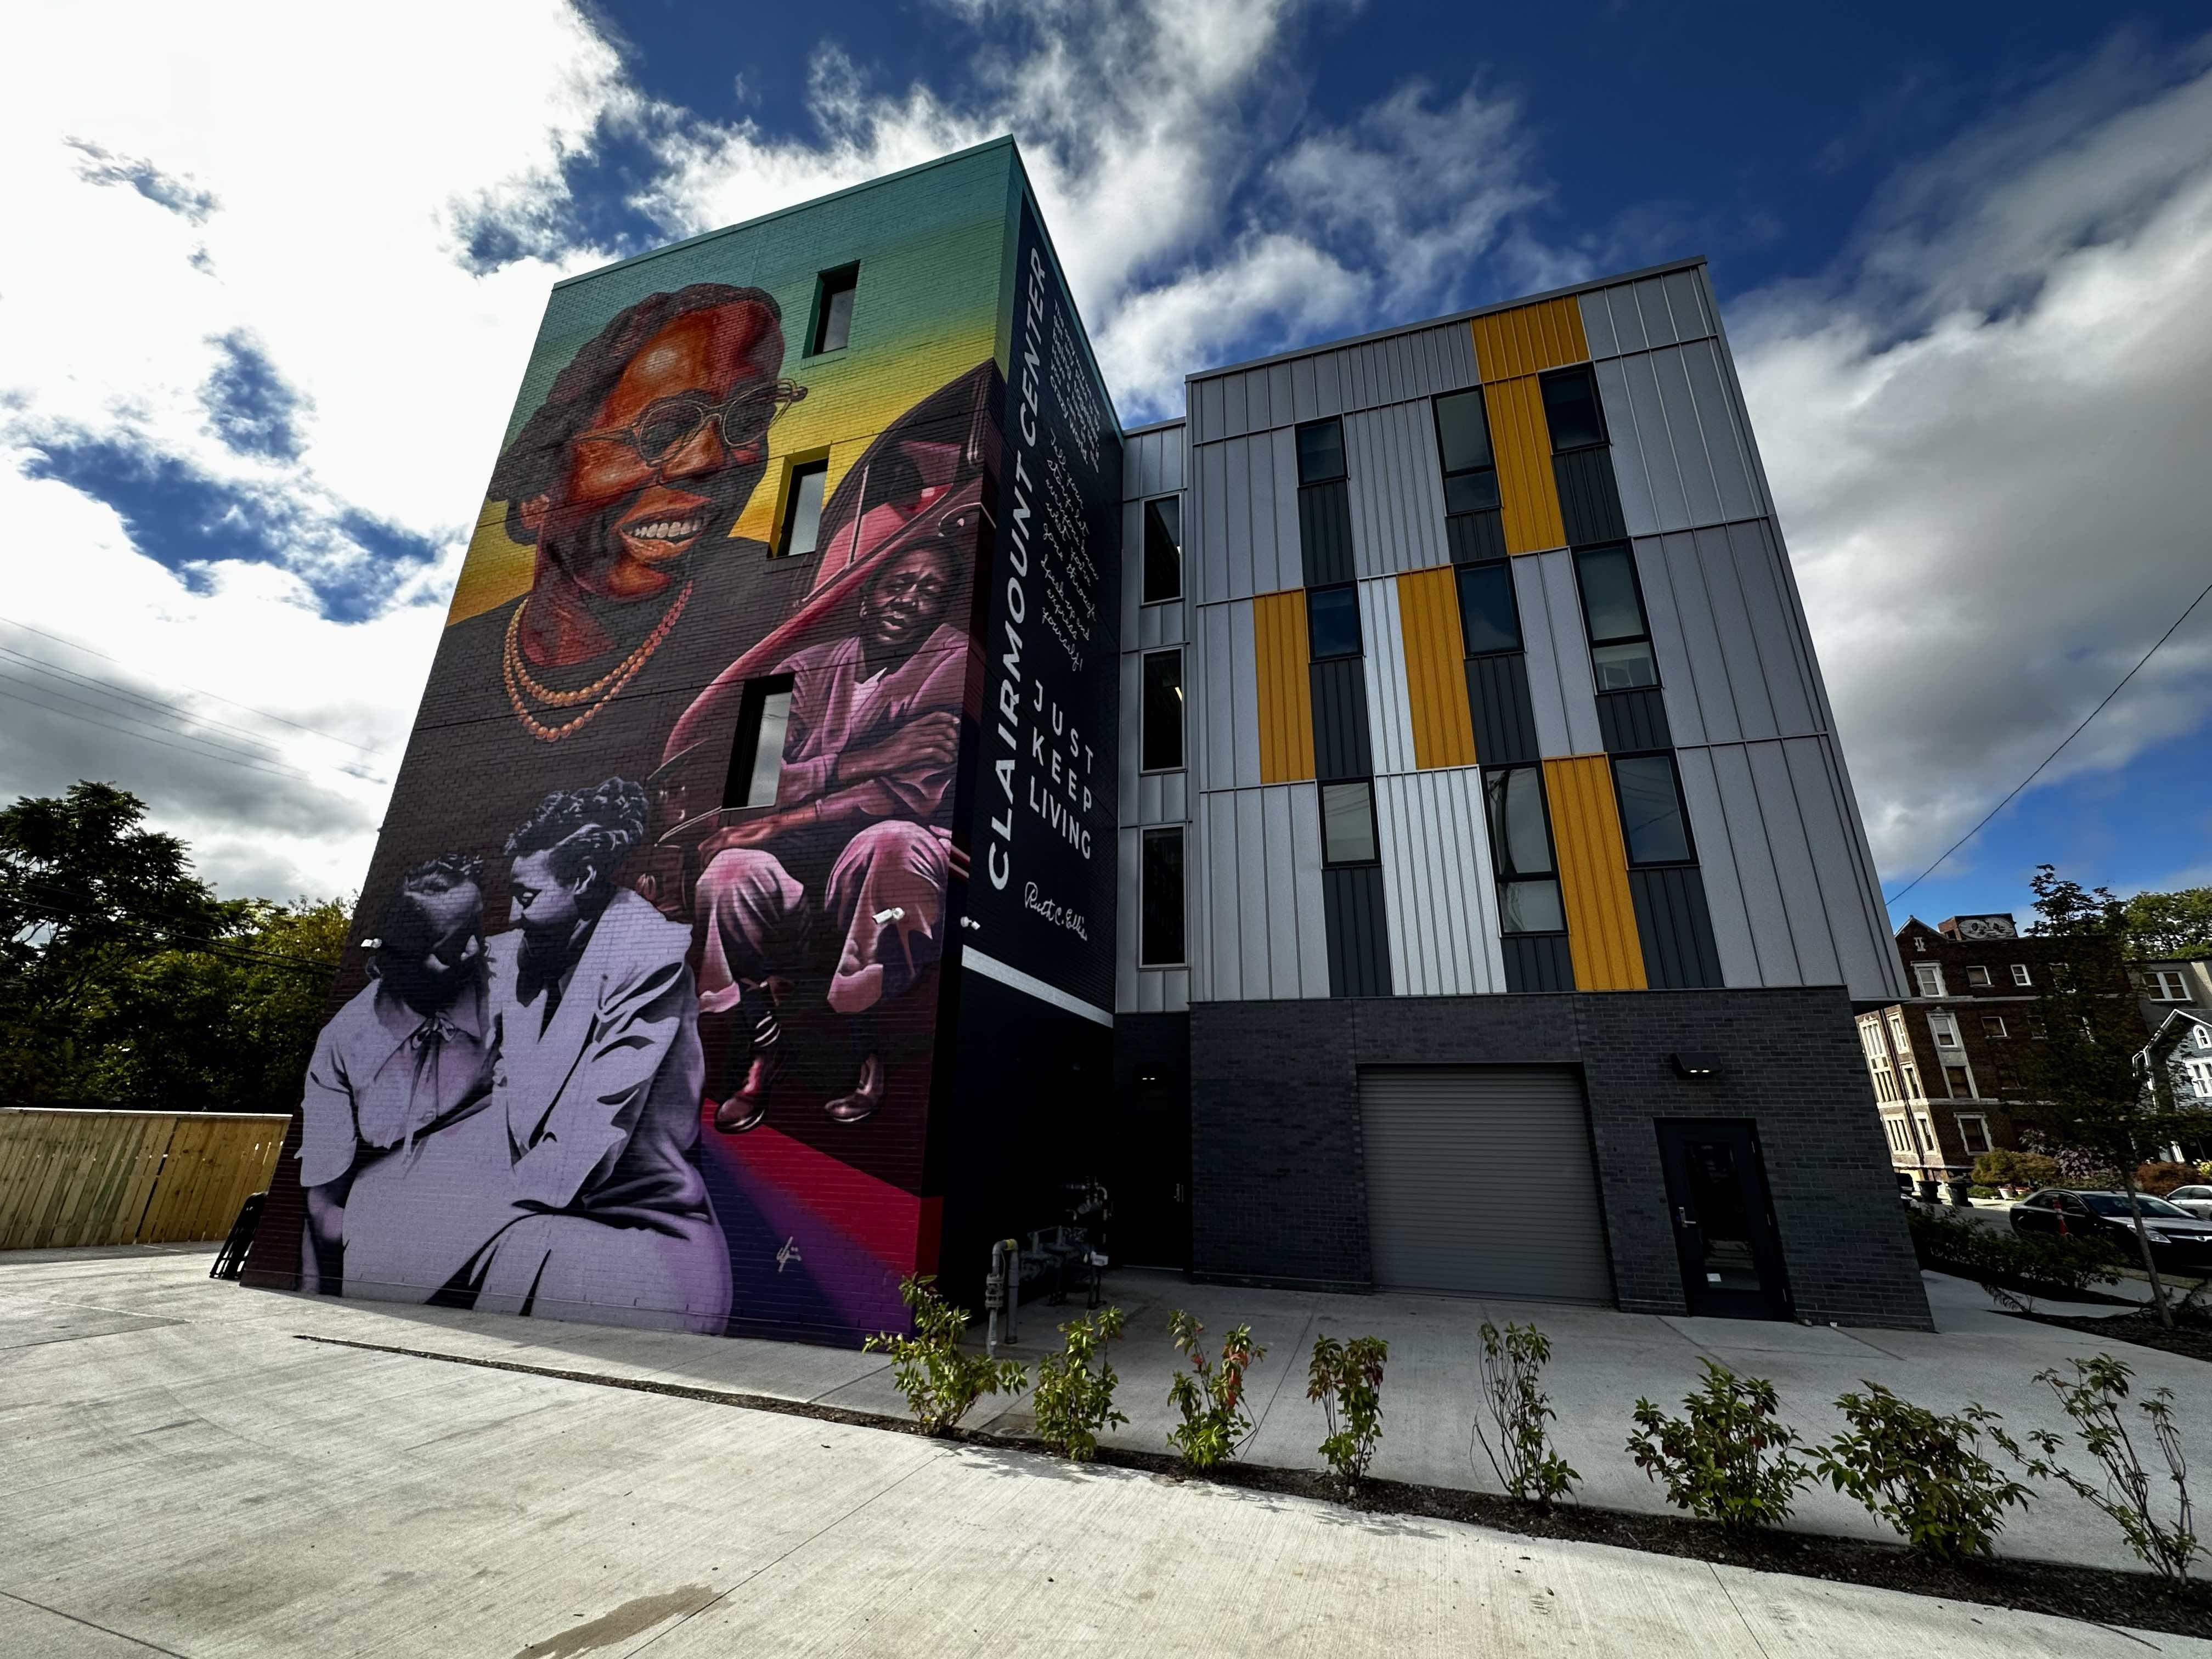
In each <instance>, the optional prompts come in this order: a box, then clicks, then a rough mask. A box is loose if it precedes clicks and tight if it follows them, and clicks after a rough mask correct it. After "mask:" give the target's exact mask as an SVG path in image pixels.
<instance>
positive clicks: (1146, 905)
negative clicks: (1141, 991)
mask: <svg viewBox="0 0 2212 1659" xmlns="http://www.w3.org/2000/svg"><path fill="white" fill-rule="evenodd" d="M1183 961H1184V945H1183V887H1182V829H1180V828H1176V829H1147V830H1146V831H1145V842H1144V866H1143V869H1142V870H1141V871H1140V872H1139V928H1138V940H1137V963H1138V965H1139V967H1144V968H1180V967H1181V966H1182V964H1183Z"/></svg>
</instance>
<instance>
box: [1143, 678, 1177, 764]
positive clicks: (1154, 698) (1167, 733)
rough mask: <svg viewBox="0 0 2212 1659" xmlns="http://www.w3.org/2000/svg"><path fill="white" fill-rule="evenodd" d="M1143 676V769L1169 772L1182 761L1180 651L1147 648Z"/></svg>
mask: <svg viewBox="0 0 2212 1659" xmlns="http://www.w3.org/2000/svg"><path fill="white" fill-rule="evenodd" d="M1143 677H1144V688H1143V695H1144V760H1145V766H1144V769H1145V770H1146V771H1147V772H1172V771H1174V770H1175V769H1177V768H1178V767H1180V766H1181V765H1182V708H1183V703H1182V652H1180V651H1147V652H1146V653H1145V656H1144V662H1143Z"/></svg>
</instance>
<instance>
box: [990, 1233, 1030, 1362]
mask: <svg viewBox="0 0 2212 1659" xmlns="http://www.w3.org/2000/svg"><path fill="white" fill-rule="evenodd" d="M1021 1301H1022V1242H1021V1240H1019V1239H1018V1238H1002V1239H1000V1240H999V1241H998V1243H995V1244H994V1245H992V1246H991V1275H990V1277H989V1278H987V1279H985V1280H984V1281H983V1305H984V1307H986V1308H987V1309H988V1310H990V1315H991V1318H990V1322H989V1324H988V1325H987V1326H986V1327H985V1329H984V1334H983V1352H984V1353H985V1354H986V1355H987V1357H989V1358H993V1359H996V1358H998V1357H999V1316H1000V1313H1001V1312H1004V1313H1005V1315H1006V1340H1007V1341H1008V1342H1009V1343H1012V1341H1013V1340H1015V1338H1014V1311H1015V1310H1016V1309H1018V1307H1020V1306H1021Z"/></svg>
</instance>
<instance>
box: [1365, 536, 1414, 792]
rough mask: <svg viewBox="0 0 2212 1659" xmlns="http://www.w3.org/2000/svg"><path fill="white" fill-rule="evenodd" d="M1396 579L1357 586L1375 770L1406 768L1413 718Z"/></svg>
mask: <svg viewBox="0 0 2212 1659" xmlns="http://www.w3.org/2000/svg"><path fill="white" fill-rule="evenodd" d="M1398 611H1399V603H1398V583H1397V580H1395V578H1392V577H1389V576H1384V577H1383V578H1381V579H1380V580H1375V581H1365V582H1362V583H1360V584H1359V637H1360V640H1361V641H1362V642H1363V643H1364V645H1365V646H1366V648H1367V654H1366V656H1365V657H1364V658H1363V659H1362V660H1363V662H1364V664H1365V665H1366V679H1367V724H1368V736H1369V738H1370V742H1371V745H1372V748H1373V750H1374V757H1375V769H1376V771H1377V772H1410V771H1412V770H1413V768H1414V766H1415V765H1416V764H1417V762H1416V761H1415V759H1414V750H1413V710H1412V708H1410V707H1409V703H1408V688H1407V664H1406V657H1405V630H1404V629H1402V628H1401V626H1400V624H1399V620H1398Z"/></svg>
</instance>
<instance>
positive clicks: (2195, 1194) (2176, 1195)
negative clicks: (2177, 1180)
mask: <svg viewBox="0 0 2212 1659" xmlns="http://www.w3.org/2000/svg"><path fill="white" fill-rule="evenodd" d="M2166 1202H2167V1203H2169V1204H2171V1205H2172V1206H2173V1207H2174V1208H2175V1209H2177V1210H2186V1211H2188V1212H2189V1213H2190V1214H2191V1215H2193V1216H2195V1217H2197V1218H2198V1219H2199V1220H2200V1221H2212V1187H2203V1186H2198V1187H2176V1188H2174V1189H2173V1190H2172V1192H2170V1193H2168V1194H2166Z"/></svg>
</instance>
